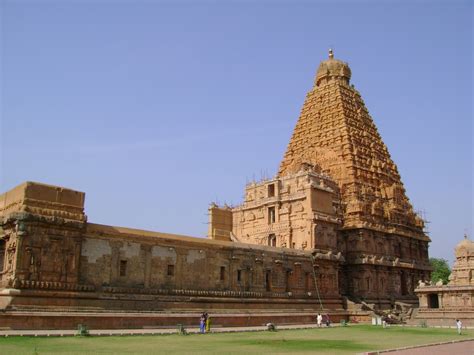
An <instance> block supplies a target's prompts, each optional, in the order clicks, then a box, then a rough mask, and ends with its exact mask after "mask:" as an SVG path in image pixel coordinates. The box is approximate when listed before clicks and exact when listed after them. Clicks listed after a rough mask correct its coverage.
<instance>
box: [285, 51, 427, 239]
mask: <svg viewBox="0 0 474 355" xmlns="http://www.w3.org/2000/svg"><path fill="white" fill-rule="evenodd" d="M350 78H351V70H350V68H349V64H347V63H345V62H343V61H341V60H338V59H335V58H334V52H333V50H332V49H330V50H329V59H327V60H325V61H322V62H321V64H320V65H319V68H318V70H317V73H316V79H315V85H314V86H313V88H312V89H311V90H310V92H309V93H308V94H307V96H306V101H305V103H304V105H303V109H302V111H301V115H300V118H299V120H298V122H297V124H296V127H295V129H294V131H293V135H292V137H291V140H290V143H289V145H288V148H287V151H286V153H285V155H284V158H283V160H282V162H281V164H280V169H279V176H285V175H287V174H291V173H294V172H296V171H299V169H300V167H301V164H305V163H309V164H313V165H314V164H315V165H318V166H319V167H320V168H321V169H322V170H323V171H324V172H325V173H327V174H329V175H330V176H331V177H332V178H333V179H335V181H336V182H338V184H339V186H340V188H341V191H342V196H341V197H342V200H343V203H344V205H345V215H344V224H345V227H349V226H352V227H359V228H360V227H363V226H371V227H373V228H377V229H379V230H386V231H387V230H393V229H397V230H400V231H404V232H406V233H409V234H415V235H417V236H418V237H421V238H425V239H426V238H427V237H426V236H425V234H424V233H423V222H422V220H421V219H420V218H419V217H417V215H416V214H415V213H414V211H413V208H412V206H411V204H410V202H409V200H408V198H407V197H406V195H405V189H404V187H403V184H402V182H401V178H400V175H399V173H398V170H397V167H396V165H395V163H394V162H393V161H392V159H391V157H390V154H389V152H388V150H387V147H386V146H385V144H384V143H383V141H382V138H381V136H380V134H379V132H378V131H377V127H376V126H375V124H374V121H373V120H372V118H371V117H370V115H369V112H368V110H367V108H366V107H365V104H364V102H363V100H362V98H361V96H360V94H359V92H358V91H357V90H355V89H354V88H353V87H351V86H350V85H349V80H350ZM408 230H409V231H408Z"/></svg>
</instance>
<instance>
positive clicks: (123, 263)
mask: <svg viewBox="0 0 474 355" xmlns="http://www.w3.org/2000/svg"><path fill="white" fill-rule="evenodd" d="M126 275H127V260H120V276H126Z"/></svg>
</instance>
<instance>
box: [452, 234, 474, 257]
mask: <svg viewBox="0 0 474 355" xmlns="http://www.w3.org/2000/svg"><path fill="white" fill-rule="evenodd" d="M454 254H455V255H456V258H458V257H462V256H474V242H472V241H470V240H469V239H468V238H467V235H465V236H464V239H463V240H462V241H461V242H460V243H459V244H458V245H456V249H454Z"/></svg>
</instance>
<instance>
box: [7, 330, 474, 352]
mask: <svg viewBox="0 0 474 355" xmlns="http://www.w3.org/2000/svg"><path fill="white" fill-rule="evenodd" d="M469 338H474V331H473V330H469V331H465V332H464V334H463V335H461V336H459V335H457V334H456V330H455V329H435V328H406V327H405V328H402V327H390V328H387V329H383V328H381V327H374V326H370V325H367V326H366V325H351V326H348V327H334V328H322V329H305V330H284V331H278V332H247V333H224V334H222V333H221V334H205V335H199V334H193V335H186V336H183V335H149V336H111V337H61V338H59V337H50V338H35V337H8V338H0V354H14V355H19V354H79V353H80V354H132V353H147V354H151V353H155V354H158V353H163V354H165V353H166V354H169V353H175V354H177V353H179V354H186V353H188V354H191V353H192V354H196V353H206V354H209V353H215V354H217V353H219V354H284V353H286V354H294V353H300V354H304V353H307V354H309V353H311V354H314V353H326V354H327V353H330V354H354V353H360V352H364V351H368V350H381V349H388V348H396V347H402V346H408V345H419V344H428V343H435V342H440V341H448V340H453V339H469Z"/></svg>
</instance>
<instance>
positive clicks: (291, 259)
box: [0, 182, 347, 328]
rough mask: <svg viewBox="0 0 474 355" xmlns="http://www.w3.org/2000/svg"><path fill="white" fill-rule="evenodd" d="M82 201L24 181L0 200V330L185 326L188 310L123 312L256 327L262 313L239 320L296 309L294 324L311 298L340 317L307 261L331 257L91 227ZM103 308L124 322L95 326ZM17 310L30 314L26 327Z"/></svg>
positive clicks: (338, 304)
mask: <svg viewBox="0 0 474 355" xmlns="http://www.w3.org/2000/svg"><path fill="white" fill-rule="evenodd" d="M84 197H85V195H84V193H82V192H77V191H73V190H70V189H65V188H61V187H56V186H49V185H44V184H39V183H33V182H27V183H24V184H22V185H20V186H18V187H16V188H14V189H13V190H11V191H9V192H7V193H5V194H3V195H1V196H0V225H1V230H0V310H3V313H0V326H3V327H16V328H22V327H26V328H28V327H30V328H31V327H33V328H35V327H36V328H41V327H75V322H76V323H77V322H79V323H80V321H78V320H77V319H69V318H67V317H66V316H64V315H63V316H61V317H56V318H54V317H51V316H49V318H48V317H36V318H35V317H33V318H34V321H32V320H31V319H32V318H31V314H33V313H34V314H36V315H38V312H46V311H65V312H69V313H71V312H80V311H82V312H88V314H89V315H88V316H87V317H86V319H87V321H86V322H87V323H88V324H90V325H92V326H93V327H95V328H99V327H102V328H107V327H109V328H114V327H141V326H143V325H147V324H149V325H160V324H169V322H183V323H193V322H194V323H195V322H196V319H197V316H196V315H195V314H193V315H192V316H190V318H186V317H184V318H182V319H180V320H176V319H173V320H170V319H167V318H160V319H157V318H156V317H155V318H153V317H152V316H151V315H150V314H148V315H147V316H146V317H148V318H147V319H145V318H146V317H145V316H144V315H143V314H141V315H138V316H136V315H135V316H134V317H131V316H130V314H131V313H134V312H135V313H136V312H158V313H159V312H165V311H166V312H168V313H169V312H173V311H174V312H181V313H183V312H187V311H188V312H194V313H195V312H199V311H201V310H203V309H206V310H208V311H210V312H221V313H226V312H227V313H229V312H232V311H234V312H236V313H239V314H240V315H239V316H237V317H230V318H232V319H230V318H229V319H222V322H224V323H225V324H226V325H232V324H234V325H244V324H253V323H255V322H256V324H261V323H264V322H265V319H269V318H268V316H267V317H266V318H261V317H260V316H258V317H256V318H255V319H252V320H250V316H249V314H248V313H249V312H254V313H256V314H257V315H258V314H260V313H262V312H264V311H271V312H280V313H285V312H290V314H289V315H287V316H286V318H285V321H286V322H295V321H296V320H295V319H296V318H295V319H293V318H292V317H293V315H292V314H291V312H296V313H299V315H298V317H300V319H299V320H298V321H299V322H300V321H312V320H313V319H312V318H314V310H316V309H320V305H321V302H323V303H324V308H325V309H326V310H331V312H332V314H334V317H335V320H337V319H338V318H346V317H347V312H345V311H344V310H343V301H342V298H341V297H340V295H339V293H338V292H337V285H336V283H334V284H333V288H334V289H333V292H331V293H330V294H329V293H328V294H324V295H320V296H321V298H322V300H321V301H320V299H319V297H318V296H319V289H317V288H316V285H315V274H314V270H313V265H314V263H315V262H316V261H315V260H319V259H321V261H322V262H327V263H335V264H337V263H338V262H339V261H340V260H339V259H340V258H339V259H338V258H327V256H322V257H321V258H319V257H316V258H315V257H314V256H313V255H312V254H311V253H309V252H306V251H302V250H289V249H281V248H275V247H268V246H256V245H250V244H242V243H239V244H236V243H232V242H227V241H216V240H209V239H202V238H192V237H185V236H178V235H172V234H164V233H156V232H148V231H141V230H135V229H127V228H121V227H113V226H104V225H98V224H92V223H88V222H87V218H86V215H85V214H84ZM327 276H328V277H329V275H327ZM105 311H107V312H109V313H110V312H126V313H127V314H126V317H129V318H127V319H126V320H124V319H123V317H121V318H120V317H118V318H117V317H115V320H114V319H112V320H104V319H108V318H107V317H110V314H109V316H107V317H105V315H103V314H102V316H101V313H100V312H105ZM243 311H244V312H246V313H245V314H244V315H245V317H244V318H242V312H243ZM308 311H310V312H309V313H308ZM25 312H33V313H31V314H30V318H28V317H26V316H25V317H26V318H28V319H29V320H28V321H25V318H22V317H23V316H22V314H23V315H24V314H27V313H25ZM35 312H36V313H35ZM305 312H306V313H305ZM92 313H94V314H95V315H94V316H92V315H91V314H92ZM100 316H101V318H100ZM280 316H281V315H280ZM68 317H71V316H68ZM82 317H85V316H84V315H83V314H82ZM91 317H92V318H93V317H96V318H95V320H94V319H92V318H91ZM97 317H99V318H97ZM124 317H125V316H124ZM144 317H145V318H144ZM150 317H151V318H150ZM239 317H240V318H239ZM259 317H260V318H259ZM53 318H54V319H53ZM81 319H83V318H81ZM53 320H54V322H53ZM32 322H33V323H32ZM167 322H168V323H167ZM242 322H243V323H242ZM252 322H253V323H252ZM171 324H176V323H171Z"/></svg>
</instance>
